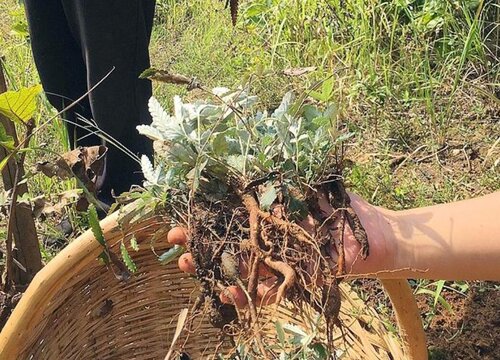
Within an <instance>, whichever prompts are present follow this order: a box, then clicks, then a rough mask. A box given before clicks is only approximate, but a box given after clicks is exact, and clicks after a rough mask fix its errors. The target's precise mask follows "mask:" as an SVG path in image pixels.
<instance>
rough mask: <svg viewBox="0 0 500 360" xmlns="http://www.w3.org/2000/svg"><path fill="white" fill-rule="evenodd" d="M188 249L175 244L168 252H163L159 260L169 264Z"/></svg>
mask: <svg viewBox="0 0 500 360" xmlns="http://www.w3.org/2000/svg"><path fill="white" fill-rule="evenodd" d="M185 251H186V249H184V247H182V246H180V245H175V246H174V247H172V248H170V249H168V250H167V251H166V252H164V253H163V254H161V256H160V257H159V258H158V260H159V261H160V262H161V263H162V264H163V265H167V264H168V263H170V262H172V261H173V260H175V259H177V258H178V257H179V256H181V255H182V254H184V252H185Z"/></svg>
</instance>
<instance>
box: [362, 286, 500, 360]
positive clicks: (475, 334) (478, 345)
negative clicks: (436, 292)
mask: <svg viewBox="0 0 500 360" xmlns="http://www.w3.org/2000/svg"><path fill="white" fill-rule="evenodd" d="M355 285H356V287H357V289H358V290H359V291H358V292H360V294H361V296H362V297H364V298H365V299H366V301H367V303H368V304H369V305H370V306H372V307H374V308H376V309H377V310H378V311H379V313H381V314H384V315H385V316H386V317H387V318H389V319H391V321H392V322H393V323H395V317H394V314H393V312H392V308H391V304H390V302H389V300H388V298H387V297H386V296H385V294H384V292H383V289H382V286H381V285H380V284H379V283H378V281H377V280H370V279H366V280H357V281H356V282H355ZM499 286H500V284H499V283H491V282H477V283H471V284H470V289H469V290H468V291H467V293H466V295H463V294H460V293H458V292H455V291H452V290H448V289H446V288H445V289H443V291H442V293H441V295H442V297H443V298H444V299H445V300H446V302H447V303H448V304H450V307H451V310H452V311H451V312H450V311H448V310H446V309H445V308H443V307H442V306H441V305H438V306H437V308H436V310H435V311H434V313H433V310H432V305H433V300H434V299H433V298H432V297H431V296H429V295H422V294H421V295H417V296H416V299H417V304H418V307H419V309H420V312H421V314H422V319H424V322H425V323H426V325H427V328H426V335H427V344H428V347H429V359H430V360H476V359H477V360H479V359H480V360H498V359H500V290H499Z"/></svg>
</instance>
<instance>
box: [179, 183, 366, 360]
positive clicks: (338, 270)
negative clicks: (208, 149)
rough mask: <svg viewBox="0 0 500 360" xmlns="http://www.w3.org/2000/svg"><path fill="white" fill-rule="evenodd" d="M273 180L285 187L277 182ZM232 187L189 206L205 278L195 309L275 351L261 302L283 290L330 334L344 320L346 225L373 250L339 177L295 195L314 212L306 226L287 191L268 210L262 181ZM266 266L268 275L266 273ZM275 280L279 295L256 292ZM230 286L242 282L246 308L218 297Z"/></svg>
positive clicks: (199, 274) (264, 354)
mask: <svg viewBox="0 0 500 360" xmlns="http://www.w3.org/2000/svg"><path fill="white" fill-rule="evenodd" d="M275 186H276V188H278V189H279V188H280V184H279V183H275ZM230 190H231V191H230V195H228V196H227V197H226V198H225V199H224V200H219V201H208V200H207V199H206V198H200V199H198V200H197V199H195V201H194V206H193V207H192V209H191V216H190V220H189V221H190V224H189V231H190V240H189V243H188V251H190V252H191V253H192V255H193V260H194V264H195V268H196V278H197V279H198V280H199V282H200V285H201V293H200V297H199V299H198V300H197V302H196V303H195V305H194V309H193V312H196V311H199V310H200V309H201V308H202V307H203V308H204V309H208V313H209V317H210V321H211V322H212V324H213V326H215V327H217V328H220V329H221V330H222V332H223V334H226V335H229V336H233V337H234V336H241V335H242V334H245V337H246V338H247V339H249V340H251V341H254V344H255V345H256V352H257V353H258V356H259V357H261V358H272V357H273V354H272V353H270V350H269V347H268V346H266V344H265V342H264V340H263V339H262V336H261V333H260V327H259V319H258V310H259V306H260V305H262V304H263V303H266V302H268V301H269V300H274V302H276V303H280V302H281V301H283V300H284V299H285V298H286V299H288V300H289V301H291V302H293V304H294V306H297V307H299V308H300V306H302V305H303V304H308V306H312V307H313V308H314V309H315V310H316V311H317V312H318V313H320V314H322V315H323V316H324V318H325V319H326V326H327V337H328V341H329V342H330V341H331V333H332V328H333V326H335V325H337V326H340V322H339V318H338V315H339V311H340V293H339V288H338V283H339V281H340V280H339V276H340V275H343V274H344V273H345V271H346V269H345V255H344V241H343V240H344V239H343V234H344V231H343V230H344V228H345V227H346V226H349V227H350V228H351V230H352V233H353V234H354V236H355V238H356V240H357V241H358V242H359V243H360V245H361V257H362V258H366V256H368V250H369V247H368V241H367V235H366V232H365V230H364V229H363V226H362V225H361V222H360V221H359V219H358V217H357V215H356V213H355V212H354V210H353V209H352V207H351V205H350V199H349V196H348V194H347V193H346V191H345V189H344V186H343V183H342V179H341V177H340V176H337V175H332V176H330V177H328V178H327V180H326V181H324V182H322V183H321V184H319V185H317V186H315V187H313V188H311V187H309V188H308V190H307V191H306V192H305V193H304V194H301V195H297V196H300V197H301V201H302V202H303V203H304V204H307V211H308V212H309V214H310V216H312V223H313V225H312V228H311V229H307V231H306V230H305V229H304V228H303V227H302V226H300V225H299V222H298V220H297V214H294V213H292V212H291V211H290V206H289V205H290V198H289V197H288V196H286V194H284V195H283V194H282V196H278V197H277V199H276V200H275V202H274V203H273V205H272V206H271V208H270V209H269V210H268V211H264V210H262V208H261V206H260V203H259V198H260V195H261V194H260V192H259V185H254V184H250V185H246V186H245V185H244V184H241V183H239V182H237V181H234V182H233V183H232V184H230ZM291 191H292V190H289V191H288V192H287V193H290V192H291ZM295 192H298V191H295ZM320 194H321V196H324V197H326V198H327V199H328V202H329V203H330V205H331V206H332V208H333V213H332V214H331V215H330V214H328V215H327V214H325V213H324V212H322V211H321V209H320V205H319V198H320ZM294 195H296V194H294ZM240 259H242V262H243V263H244V264H245V266H244V271H241V267H240V266H239V263H240ZM334 259H335V261H334ZM264 268H265V269H266V271H265V272H264V273H265V274H268V275H267V276H265V277H264V278H263V276H262V269H264ZM273 280H274V285H271V288H272V291H270V292H269V293H272V294H273V295H272V297H275V298H273V299H270V296H268V294H262V293H259V292H258V285H259V283H260V282H262V281H267V283H269V281H271V282H273ZM228 286H237V287H239V288H240V289H241V290H242V292H243V293H244V294H245V297H246V299H247V302H248V307H247V308H245V309H238V308H236V307H235V306H233V305H228V304H223V303H222V302H221V300H220V298H219V294H220V292H221V291H224V289H225V288H226V287H228Z"/></svg>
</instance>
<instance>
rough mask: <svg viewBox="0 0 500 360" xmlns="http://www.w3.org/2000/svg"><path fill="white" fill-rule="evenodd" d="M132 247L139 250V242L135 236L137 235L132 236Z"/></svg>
mask: <svg viewBox="0 0 500 360" xmlns="http://www.w3.org/2000/svg"><path fill="white" fill-rule="evenodd" d="M130 247H131V248H132V249H133V250H134V251H139V244H137V239H136V238H135V236H132V239H130Z"/></svg>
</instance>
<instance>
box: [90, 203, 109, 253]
mask: <svg viewBox="0 0 500 360" xmlns="http://www.w3.org/2000/svg"><path fill="white" fill-rule="evenodd" d="M87 216H88V219H89V224H90V228H91V229H92V234H94V237H95V238H96V240H97V241H98V242H99V244H101V245H102V246H103V247H104V248H106V240H105V239H104V234H103V232H102V229H101V224H99V217H98V216H97V210H96V208H95V206H94V204H92V205H90V206H89V209H88V210H87Z"/></svg>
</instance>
